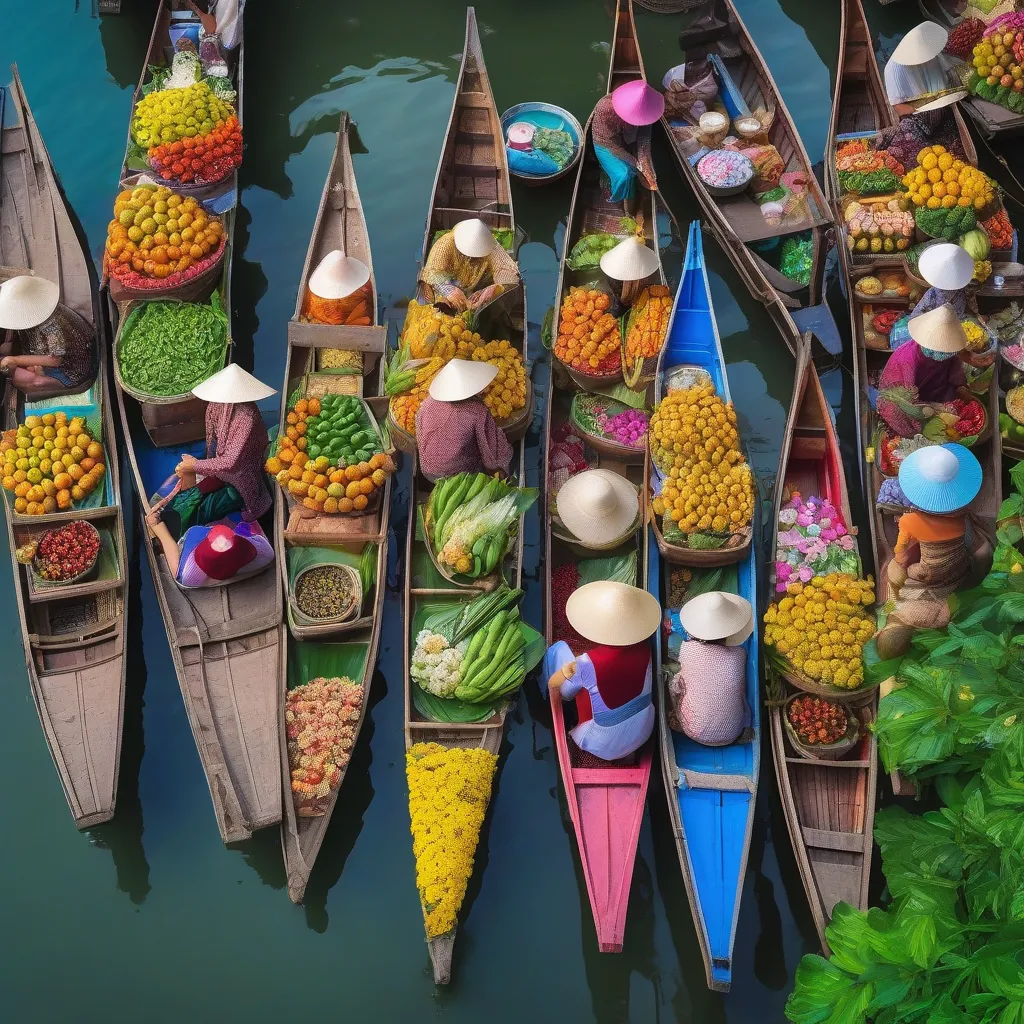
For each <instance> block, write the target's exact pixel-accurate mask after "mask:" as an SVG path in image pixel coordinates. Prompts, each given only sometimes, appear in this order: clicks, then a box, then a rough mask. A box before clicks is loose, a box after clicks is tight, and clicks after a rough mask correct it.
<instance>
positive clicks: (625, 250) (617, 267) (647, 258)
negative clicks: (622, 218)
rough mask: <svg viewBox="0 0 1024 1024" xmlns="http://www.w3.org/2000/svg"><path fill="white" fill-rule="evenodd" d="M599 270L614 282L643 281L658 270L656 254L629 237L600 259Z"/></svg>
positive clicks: (631, 236)
mask: <svg viewBox="0 0 1024 1024" xmlns="http://www.w3.org/2000/svg"><path fill="white" fill-rule="evenodd" d="M601 269H602V270H603V271H604V272H605V274H607V275H608V277H611V278H614V280H616V281H643V280H644V278H646V277H650V276H651V274H653V273H654V272H655V271H656V270H657V269H658V254H657V253H656V252H655V251H654V250H653V249H651V248H650V247H648V246H646V245H644V243H643V242H641V241H640V239H639V238H637V237H636V235H630V237H629V238H627V239H626V240H625V241H624V242H619V244H618V245H617V246H615V248H614V249H609V250H608V252H606V253H605V254H604V255H603V256H602V257H601Z"/></svg>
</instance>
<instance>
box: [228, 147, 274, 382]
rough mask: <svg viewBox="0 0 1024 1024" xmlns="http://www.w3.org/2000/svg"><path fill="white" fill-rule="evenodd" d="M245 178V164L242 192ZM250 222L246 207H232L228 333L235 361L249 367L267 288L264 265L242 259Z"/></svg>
mask: <svg viewBox="0 0 1024 1024" xmlns="http://www.w3.org/2000/svg"><path fill="white" fill-rule="evenodd" d="M244 179H245V164H243V165H242V170H241V171H240V173H239V189H240V191H241V192H244V190H245V186H246V182H245V180H244ZM251 223H252V214H251V213H249V211H248V210H247V209H246V208H245V206H243V205H239V206H238V207H237V208H236V210H235V234H234V246H235V249H234V255H233V256H232V263H231V336H232V341H233V342H234V361H235V362H236V363H239V364H240V365H241V366H242V367H244V368H247V369H250V370H251V369H252V367H253V364H254V353H253V338H254V337H255V336H256V332H257V331H258V330H259V326H260V318H259V316H258V314H257V313H256V309H257V307H258V305H259V301H260V299H261V298H263V296H264V295H266V293H267V287H268V281H267V275H266V274H265V273H264V270H263V265H262V264H260V263H252V262H251V261H249V260H247V259H246V258H245V249H246V246H247V245H248V243H249V225H250V224H251Z"/></svg>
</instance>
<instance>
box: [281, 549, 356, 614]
mask: <svg viewBox="0 0 1024 1024" xmlns="http://www.w3.org/2000/svg"><path fill="white" fill-rule="evenodd" d="M325 566H326V567H330V568H332V569H337V570H338V571H339V572H341V573H342V574H343V575H345V576H348V578H349V582H350V583H351V584H352V601H351V603H350V604H349V606H348V607H347V608H346V609H345V611H344V612H343V613H342V614H341V615H332V616H330V617H329V618H326V619H319V618H315V617H314V616H312V615H307V614H306V613H305V612H304V611H303V610H302V609H301V608H300V607H299V605H298V602H297V601H296V599H295V594H296V592H297V591H298V589H299V581H300V580H301V579H302V577H303V576H305V575H306V574H307V573H310V572H312V571H313V570H314V569H322V568H324V567H325ZM362 603H363V584H362V580H361V579H360V577H359V571H358V570H357V569H355V568H354V567H353V566H351V565H345V564H344V563H343V562H317V563H315V564H314V565H308V566H306V568H305V569H303V570H302V571H301V572H300V573H299V574H298V575H297V576H296V577H295V582H294V584H293V586H291V587H289V588H288V604H289V606H290V608H291V613H292V615H293V616H294V618H295V620H296V621H297V622H298V623H299V624H300V625H304V626H331V625H340V624H341V623H343V622H347V621H348V620H349V619H351V618H354V617H355V616H356V615H358V614H359V609H360V608H361V607H362Z"/></svg>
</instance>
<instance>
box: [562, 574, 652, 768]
mask: <svg viewBox="0 0 1024 1024" xmlns="http://www.w3.org/2000/svg"><path fill="white" fill-rule="evenodd" d="M565 615H566V618H567V619H568V620H569V624H570V625H571V626H572V628H573V629H575V630H576V632H577V633H579V634H580V636H582V637H584V638H585V639H586V640H589V641H592V642H593V643H594V645H595V646H593V647H591V648H590V650H589V651H588V652H587V653H586V654H580V655H579V656H578V657H577V656H575V655H574V654H573V652H572V650H571V649H570V647H569V645H568V644H567V643H565V642H564V641H562V640H559V641H558V642H557V643H554V644H552V645H551V647H549V648H548V652H547V654H546V655H545V657H544V670H543V676H542V678H543V679H545V680H547V686H548V690H549V693H550V696H551V699H552V700H554V699H556V697H557V696H558V695H559V693H561V697H562V700H573V699H574V698H575V700H576V711H577V719H578V722H577V725H576V726H575V728H573V730H572V731H571V732H570V734H569V735H570V736H571V737H572V739H573V742H574V743H575V744H576V746H578V747H579V748H580V749H581V750H585V751H586V752H587V753H589V754H592V755H593V756H594V757H598V758H600V759H601V760H602V761H617V760H619V759H620V758H623V757H627V756H629V755H630V754H632V753H633V752H634V751H635V750H638V749H639V748H640V747H642V746H643V745H644V743H646V742H647V740H648V738H649V737H650V735H651V732H652V731H653V729H654V703H653V701H652V699H651V685H652V673H651V645H650V643H649V640H650V638H651V635H652V634H653V633H654V632H655V631H656V630H657V628H658V626H659V624H660V622H661V606H660V605H659V604H658V602H657V600H656V599H655V598H654V597H653V596H652V595H651V594H649V593H648V592H647V591H646V590H641V589H639V588H638V587H631V586H629V585H628V584H626V583H614V582H610V581H608V582H603V581H602V582H597V583H588V584H586V585H585V586H582V587H580V588H579V590H576V591H574V592H573V594H572V595H571V596H570V597H569V600H568V601H567V602H566V606H565ZM542 688H543V684H542Z"/></svg>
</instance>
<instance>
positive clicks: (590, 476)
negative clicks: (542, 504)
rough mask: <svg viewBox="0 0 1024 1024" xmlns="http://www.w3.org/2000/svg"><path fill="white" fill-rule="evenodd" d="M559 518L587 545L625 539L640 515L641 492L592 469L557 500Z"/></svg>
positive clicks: (563, 489)
mask: <svg viewBox="0 0 1024 1024" xmlns="http://www.w3.org/2000/svg"><path fill="white" fill-rule="evenodd" d="M555 503H556V505H557V508H558V518H559V519H561V520H562V522H563V523H564V524H565V528H566V529H567V530H568V531H569V532H570V533H571V534H572V535H573V536H574V537H578V538H579V540H580V541H582V542H583V544H584V545H587V544H610V543H611V542H612V541H615V540H619V539H621V538H623V537H625V535H626V533H627V531H628V530H629V529H630V527H632V526H634V525H635V524H636V522H637V517H638V516H639V514H640V504H639V491H638V490H637V488H636V487H635V486H634V485H633V484H631V483H630V482H629V481H628V480H627V479H626V478H625V477H624V476H620V475H619V474H618V473H612V472H610V471H609V470H607V469H588V470H586V471H585V472H583V473H577V474H576V475H575V476H573V477H570V478H569V479H568V480H567V481H566V482H565V483H564V484H563V485H562V487H561V489H560V490H559V492H558V497H557V499H556V502H555Z"/></svg>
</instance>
